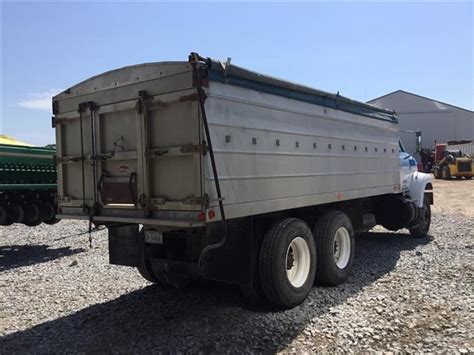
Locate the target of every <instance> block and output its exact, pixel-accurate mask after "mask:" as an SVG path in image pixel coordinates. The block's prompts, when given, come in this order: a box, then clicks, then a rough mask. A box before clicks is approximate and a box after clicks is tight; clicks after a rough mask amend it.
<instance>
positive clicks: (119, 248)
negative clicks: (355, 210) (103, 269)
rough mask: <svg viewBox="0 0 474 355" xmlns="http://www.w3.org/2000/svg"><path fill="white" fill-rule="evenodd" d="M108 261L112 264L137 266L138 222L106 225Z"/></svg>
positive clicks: (138, 253) (138, 245)
mask: <svg viewBox="0 0 474 355" xmlns="http://www.w3.org/2000/svg"><path fill="white" fill-rule="evenodd" d="M108 230H109V262H110V263H111V264H114V265H124V266H138V265H139V263H140V238H139V231H138V224H129V225H125V226H123V225H121V226H113V225H112V226H108Z"/></svg>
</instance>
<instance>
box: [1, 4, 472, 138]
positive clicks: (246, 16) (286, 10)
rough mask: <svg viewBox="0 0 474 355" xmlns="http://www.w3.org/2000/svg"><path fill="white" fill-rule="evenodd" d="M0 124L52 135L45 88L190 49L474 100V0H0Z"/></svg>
mask: <svg viewBox="0 0 474 355" xmlns="http://www.w3.org/2000/svg"><path fill="white" fill-rule="evenodd" d="M1 6H2V9H1V12H2V21H1V22H2V58H1V59H2V63H1V65H2V77H1V81H2V111H1V114H2V117H1V119H2V126H1V132H2V133H3V134H8V135H12V136H15V137H16V138H17V139H20V140H24V141H27V142H30V143H33V144H38V145H44V144H47V143H51V142H54V131H53V129H51V123H50V122H51V110H50V97H51V95H53V94H55V93H57V92H59V91H60V90H61V89H65V88H67V87H68V86H71V85H73V84H75V83H77V82H79V81H82V80H84V79H86V78H88V77H90V76H92V75H95V74H99V73H101V72H104V71H106V70H110V69H113V68H117V67H121V66H125V65H130V64H137V63H143V62H153V61H161V60H186V59H187V55H188V54H189V52H191V51H197V52H199V53H200V54H201V55H203V56H210V57H215V58H219V59H224V60H225V59H226V58H227V57H232V62H233V63H235V64H237V65H240V66H244V67H247V68H250V69H253V70H256V71H261V72H264V73H267V74H271V75H274V76H278V77H281V78H284V79H288V80H292V81H296V82H300V83H303V84H307V85H310V86H313V87H316V88H319V89H322V90H326V91H331V92H336V91H340V93H341V94H342V95H345V96H349V97H351V98H354V99H357V100H361V101H367V100H370V99H372V98H375V97H378V96H381V95H384V94H386V93H388V92H391V91H394V90H398V89H403V90H406V91H410V92H414V93H417V94H420V95H423V96H428V97H431V98H435V99H438V100H440V101H445V102H448V103H451V104H453V105H458V106H461V107H464V108H467V109H471V110H472V109H474V105H473V96H474V93H473V60H474V58H473V47H474V43H473V32H474V30H473V4H472V2H465V3H435V4H433V3H431V4H430V3H415V4H413V3H297V4H295V3H292V4H291V3H260V4H251V3H224V4H220V3H207V4H206V3H192V4H185V3H178V4H173V3H14V2H3V3H2V5H1Z"/></svg>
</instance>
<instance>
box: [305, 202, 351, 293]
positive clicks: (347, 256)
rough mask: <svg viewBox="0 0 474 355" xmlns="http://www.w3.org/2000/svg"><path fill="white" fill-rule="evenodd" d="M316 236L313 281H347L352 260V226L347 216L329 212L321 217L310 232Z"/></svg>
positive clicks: (332, 282)
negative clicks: (315, 260) (315, 268)
mask: <svg viewBox="0 0 474 355" xmlns="http://www.w3.org/2000/svg"><path fill="white" fill-rule="evenodd" d="M313 234H314V237H315V239H316V250H317V260H318V266H317V270H318V272H317V274H316V280H317V281H319V282H321V283H323V284H325V285H329V286H336V285H339V284H341V283H343V282H345V281H346V280H347V278H348V277H349V274H350V272H351V269H352V264H353V262H354V249H355V240H354V229H353V227H352V223H351V221H350V219H349V217H347V215H346V214H345V213H343V212H340V211H331V212H328V213H326V214H324V215H323V216H321V217H320V218H319V219H318V221H317V222H316V225H315V226H314V231H313Z"/></svg>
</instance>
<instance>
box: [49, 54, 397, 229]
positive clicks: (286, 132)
mask: <svg viewBox="0 0 474 355" xmlns="http://www.w3.org/2000/svg"><path fill="white" fill-rule="evenodd" d="M199 69H200V70H202V71H203V72H205V71H206V68H205V65H204V64H202V63H201V64H200V65H199ZM242 77H244V75H242ZM262 77H263V76H262ZM263 78H264V79H265V80H266V81H267V82H266V83H265V85H267V84H268V82H269V84H268V85H270V88H272V90H273V88H276V89H278V90H283V92H286V91H288V92H289V93H290V94H291V95H282V94H279V92H275V93H270V92H273V91H271V90H270V91H269V90H267V91H265V90H259V89H258V87H256V88H249V85H248V84H245V85H247V87H245V85H235V84H233V83H232V82H231V81H227V80H206V83H207V86H205V87H204V88H203V89H204V92H205V94H206V96H207V97H206V100H205V104H204V107H205V111H206V114H207V118H208V123H209V131H210V134H211V141H212V145H213V148H214V156H215V160H216V167H217V171H218V178H219V182H220V185H221V190H222V197H223V203H224V207H225V211H226V216H227V218H228V219H233V218H237V217H244V216H251V215H257V214H262V213H270V212H274V211H279V210H288V209H293V208H298V207H305V206H311V205H318V204H324V203H330V202H336V201H343V200H350V199H355V198H360V197H369V196H375V195H382V194H387V193H394V192H399V191H400V174H399V158H398V125H397V123H396V122H395V121H389V120H384V119H375V118H373V117H369V116H368V115H364V114H357V113H354V112H350V110H341V109H338V107H328V106H325V105H319V104H315V103H312V102H309V101H308V100H306V101H304V100H299V99H295V98H292V97H293V96H294V97H296V96H295V95H293V94H294V93H297V94H301V93H302V91H303V94H305V95H308V94H311V92H310V91H308V92H306V93H305V92H304V90H301V89H298V90H299V91H298V90H296V89H293V88H292V85H293V84H290V83H288V85H286V84H285V83H286V82H282V81H280V82H274V79H272V78H269V77H263ZM245 80H247V81H248V80H249V79H248V78H245ZM255 82H256V83H257V84H258V80H255ZM246 83H247V82H246ZM280 83H283V84H280ZM284 84H285V85H286V86H287V87H285V85H284ZM195 85H196V83H195V81H194V80H193V73H192V68H191V65H190V64H189V63H188V62H163V63H151V64H146V65H140V66H132V67H125V68H122V69H118V70H114V71H111V72H107V73H104V74H101V75H98V76H96V77H93V78H91V79H88V80H86V81H84V82H82V83H80V84H78V85H76V86H73V87H71V88H70V89H69V90H67V91H65V92H63V93H61V94H59V95H57V96H56V97H55V98H54V99H53V106H54V110H55V126H56V137H57V155H58V156H57V161H58V184H59V188H58V195H59V198H58V200H59V207H60V213H61V217H62V218H89V217H92V218H93V220H94V221H96V222H130V223H142V224H155V225H162V226H168V227H171V228H177V227H196V226H200V225H204V224H205V221H202V215H201V216H200V213H201V212H205V215H206V219H207V222H212V221H217V220H219V218H220V216H219V212H218V208H217V205H218V199H217V196H216V192H215V180H214V176H213V174H212V170H211V166H210V153H209V151H208V150H207V145H208V142H207V141H206V137H205V134H204V128H203V121H202V112H200V110H199V105H198V102H197V97H196V88H195ZM268 85H267V86H268ZM292 95H293V96H292ZM328 95H329V94H328ZM336 99H337V98H336ZM85 103H89V104H88V105H89V106H87V105H84V104H85ZM81 104H82V106H81V107H82V108H83V109H82V110H80V111H81V112H78V108H79V107H80V105H81ZM84 107H86V108H85V109H84ZM363 109H364V110H368V111H370V107H368V108H367V107H363ZM81 121H82V148H81V134H80V133H81ZM82 170H84V184H83V181H82V180H83V179H82V175H83V174H82ZM94 181H95V183H94ZM114 189H116V190H114ZM110 191H112V193H110V195H108V193H109V192H110ZM114 191H115V192H117V193H115V195H114ZM125 195H126V196H125ZM128 195H130V196H129V197H127V196H128ZM120 197H123V199H125V200H126V199H127V198H129V199H131V201H130V203H114V201H116V200H119V199H120ZM91 209H92V210H93V211H92V212H93V213H92V214H91ZM209 210H213V211H215V213H216V215H215V217H213V218H211V219H210V218H209V213H208V211H209ZM91 215H92V216H91ZM200 217H201V218H200Z"/></svg>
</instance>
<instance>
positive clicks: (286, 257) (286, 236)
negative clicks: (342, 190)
mask: <svg viewBox="0 0 474 355" xmlns="http://www.w3.org/2000/svg"><path fill="white" fill-rule="evenodd" d="M259 272H260V280H261V284H262V289H263V292H264V294H265V296H266V298H268V300H269V301H271V302H272V303H274V304H277V305H280V306H283V307H286V308H291V307H295V306H297V305H299V304H301V303H302V302H303V301H304V300H305V299H306V297H308V294H309V292H310V291H311V288H312V286H313V283H314V276H315V273H316V249H315V243H314V238H313V234H312V233H311V230H310V228H309V226H308V225H307V224H306V223H305V222H303V221H302V220H300V219H297V218H287V219H284V220H281V221H279V222H277V223H275V224H274V225H273V226H272V227H271V228H270V229H269V230H268V231H267V233H265V236H264V238H263V241H262V246H261V249H260V257H259Z"/></svg>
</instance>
